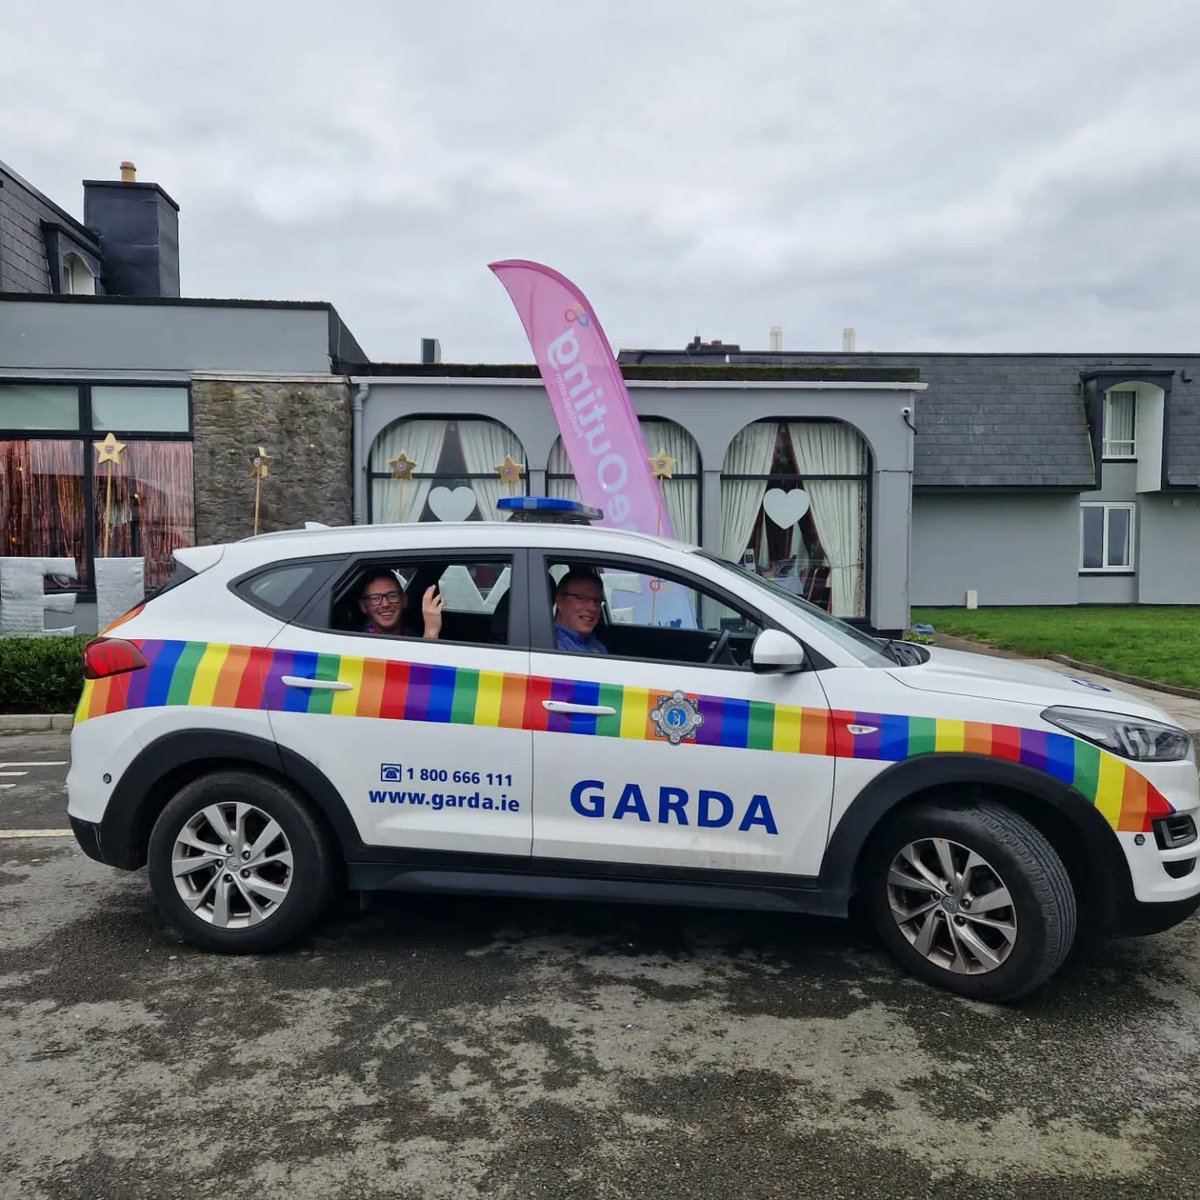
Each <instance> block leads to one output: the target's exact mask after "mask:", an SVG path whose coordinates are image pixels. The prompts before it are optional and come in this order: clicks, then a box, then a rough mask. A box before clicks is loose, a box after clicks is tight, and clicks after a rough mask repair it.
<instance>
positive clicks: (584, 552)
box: [68, 502, 1200, 1000]
mask: <svg viewBox="0 0 1200 1200" xmlns="http://www.w3.org/2000/svg"><path fill="white" fill-rule="evenodd" d="M529 503H535V502H529ZM535 506H536V503H535ZM176 557H177V559H178V561H179V564H180V566H179V569H178V570H177V572H176V576H175V578H174V579H173V580H172V582H171V584H169V585H168V587H167V588H166V589H164V590H163V591H162V592H160V593H159V594H158V595H157V596H155V597H154V598H152V599H151V600H149V601H148V602H147V603H146V604H144V605H143V606H141V607H140V608H138V609H135V610H134V611H133V612H132V613H130V614H129V615H128V616H126V617H125V618H123V619H122V621H121V622H118V625H119V628H118V627H117V626H112V627H110V628H109V629H108V630H107V631H105V635H104V636H103V637H101V638H99V639H97V640H95V641H93V642H92V643H91V644H90V645H89V646H88V648H87V651H86V656H85V673H86V675H87V677H88V682H87V684H86V685H85V689H84V693H83V696H82V699H81V701H80V705H79V710H78V713H77V717H76V724H75V727H74V731H73V734H72V754H71V758H72V764H71V770H70V775H69V777H68V791H69V797H70V801H69V812H70V818H71V822H72V825H73V827H74V830H75V834H76V837H77V838H78V840H79V843H80V845H81V846H82V847H83V848H84V850H85V851H86V852H87V853H88V854H89V855H91V856H92V857H93V858H96V859H98V860H100V861H101V862H105V863H109V864H111V865H113V866H116V867H122V868H126V869H133V868H137V867H140V866H142V865H143V864H148V866H149V875H150V883H151V887H152V888H153V891H154V894H155V896H156V897H157V899H158V901H159V903H160V905H161V906H162V908H163V910H164V912H165V913H166V915H167V917H168V919H169V920H170V921H171V922H172V923H173V924H174V926H175V927H176V928H177V929H178V930H179V932H180V933H181V934H182V935H183V936H184V937H186V938H188V939H189V940H191V941H193V942H196V943H198V944H200V945H202V946H206V947H210V948H212V949H214V950H223V951H234V952H236V951H259V950H265V949H268V948H271V947H274V946H277V945H279V944H281V943H283V942H285V941H287V940H288V939H290V938H293V937H295V936H296V935H297V934H299V933H300V932H301V931H302V930H304V929H306V928H307V927H308V926H309V925H311V924H312V923H313V922H314V921H315V920H316V918H317V917H318V915H319V914H320V912H321V911H322V909H323V907H324V906H325V904H326V902H327V900H328V899H329V897H330V895H331V893H332V891H333V889H334V888H335V887H338V886H342V885H346V884H348V885H349V887H351V888H354V889H362V890H366V889H374V888H398V889H408V890H435V889H437V890H441V889H457V890H471V891H475V892H478V893H481V894H492V895H515V894H540V895H549V896H556V897H569V898H604V897H612V898H619V899H626V900H628V899H633V900H661V901H667V902H677V903H684V904H710V903H711V904H721V905H737V906H747V907H751V908H757V909H775V910H790V911H794V912H800V913H819V914H824V915H844V914H845V913H846V912H847V907H848V905H849V904H850V902H851V900H852V899H853V898H854V897H855V896H858V897H860V898H861V900H862V902H863V904H864V906H865V909H866V911H867V912H868V913H869V914H870V916H871V918H872V920H873V922H874V924H875V925H876V927H877V928H878V930H879V932H880V934H881V936H882V938H883V940H884V942H885V943H886V944H887V945H888V947H889V948H890V949H891V951H892V952H893V954H894V955H895V956H896V957H897V958H898V959H899V960H900V961H901V963H903V964H904V965H905V966H906V967H907V968H908V969H910V970H911V971H913V972H915V973H916V974H918V975H920V976H922V977H923V978H925V979H927V980H930V981H933V982H935V983H939V984H941V985H942V986H944V987H947V988H950V989H952V990H954V991H957V992H961V993H963V994H964V995H968V996H973V997H976V998H980V999H991V1000H1003V999H1009V998H1012V997H1015V996H1018V995H1020V994H1022V993H1025V992H1028V991H1029V990H1031V989H1032V988H1034V987H1036V986H1038V985H1039V984H1040V983H1042V982H1043V981H1044V980H1045V979H1047V978H1048V977H1049V976H1050V975H1051V974H1052V973H1053V972H1054V970H1055V969H1056V968H1057V967H1058V966H1059V964H1060V963H1061V962H1062V960H1063V958H1064V957H1065V955H1066V954H1067V952H1068V950H1069V949H1070V946H1071V943H1072V940H1073V939H1074V937H1075V933H1076V926H1077V923H1078V924H1080V925H1082V926H1085V927H1086V928H1088V929H1089V930H1091V931H1094V932H1098V933H1122V934H1129V933H1148V932H1154V931H1158V930H1162V929H1166V928H1169V927H1170V926H1172V925H1174V924H1176V923H1177V922H1179V921H1181V920H1183V919H1184V918H1185V917H1187V916H1188V915H1190V914H1191V913H1192V912H1193V911H1194V910H1195V909H1196V907H1197V906H1198V905H1200V872H1198V871H1197V870H1196V857H1197V854H1198V853H1200V848H1198V846H1197V841H1196V824H1195V817H1196V809H1197V807H1200V794H1198V783H1197V771H1196V761H1195V753H1194V749H1193V746H1192V742H1191V739H1190V738H1189V736H1188V735H1187V734H1186V733H1185V732H1184V731H1183V730H1180V729H1178V728H1175V727H1174V726H1173V725H1172V724H1171V723H1170V721H1169V719H1168V718H1167V717H1166V716H1165V715H1164V714H1163V713H1161V712H1159V711H1158V710H1157V709H1154V708H1151V707H1149V706H1147V705H1145V704H1142V703H1141V702H1139V701H1137V700H1134V699H1132V698H1131V697H1128V696H1124V695H1122V694H1120V693H1119V692H1117V691H1109V690H1107V689H1099V690H1095V689H1094V688H1092V687H1089V686H1087V685H1086V684H1085V683H1082V682H1081V681H1077V680H1072V679H1071V678H1070V677H1068V676H1065V675H1060V674H1057V673H1055V672H1051V671H1043V670H1037V669H1032V668H1029V667H1025V666H1018V665H1015V664H1011V663H1007V662H1002V661H998V660H995V659H990V658H989V659H985V658H980V657H977V656H974V655H969V654H959V653H953V652H950V651H946V650H940V649H932V650H925V649H923V648H919V647H915V646H911V645H903V644H902V645H894V644H881V643H880V642H878V641H876V640H873V639H871V638H868V637H867V636H865V635H864V634H862V633H859V632H858V631H856V630H854V629H852V628H851V627H849V626H847V625H845V624H843V623H841V622H839V621H836V620H834V619H832V618H830V617H829V616H827V615H826V614H825V613H824V612H822V611H820V610H817V609H814V608H813V607H811V606H809V605H807V604H805V603H804V602H803V601H802V600H799V599H797V597H796V596H795V595H793V594H792V593H791V592H789V591H787V590H785V589H783V588H780V587H777V586H775V585H773V584H771V583H770V582H768V581H766V580H763V579H760V578H758V577H756V576H755V575H753V574H752V573H748V572H747V571H745V570H742V569H739V568H737V567H735V566H732V565H730V564H728V563H724V562H721V561H718V560H717V559H715V558H713V557H711V556H710V555H708V554H706V553H705V552H704V551H701V550H697V549H694V548H691V547H685V546H682V545H679V544H677V543H674V542H668V541H664V540H661V539H657V538H651V537H645V536H641V535H638V534H630V533H624V532H617V531H612V530H607V529H596V528H589V527H586V526H583V525H573V524H563V523H536V522H521V521H508V522H503V523H501V522H496V523H490V522H489V523H467V524H460V525H445V524H437V525H404V526H361V527H355V528H344V529H313V530H306V531H303V532H287V533H277V534H268V535H265V536H262V537H257V538H253V539H250V540H247V541H243V542H238V543H235V544H231V545H225V546H206V547H197V548H194V549H187V550H180V551H177V552H176ZM556 592H557V593H558V594H559V595H558V604H557V608H556V606H555V593H556ZM401 593H403V597H402V596H401ZM397 610H399V611H398V612H397ZM556 612H557V622H556V616H555V613H556ZM559 625H562V626H564V627H565V632H564V629H560V628H558V626H559ZM373 631H378V632H373ZM434 634H437V635H438V636H433V635H434ZM422 635H425V636H422ZM567 635H570V636H567ZM564 647H565V648H564Z"/></svg>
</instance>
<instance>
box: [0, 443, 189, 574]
mask: <svg viewBox="0 0 1200 1200" xmlns="http://www.w3.org/2000/svg"><path fill="white" fill-rule="evenodd" d="M190 449H191V447H189V450H190ZM189 479H190V475H189ZM84 522H85V516H84V496H83V442H81V441H71V440H68V439H63V440H49V439H47V440H45V441H36V442H27V441H22V442H16V441H13V442H5V441H0V530H3V537H4V546H3V553H4V554H8V555H13V556H16V557H23V558H41V557H51V558H73V559H74V560H75V569H76V571H77V573H78V575H79V581H78V582H79V584H80V585H82V586H84V587H87V586H89V584H90V582H91V580H90V578H89V573H88V563H87V556H86V554H85V553H84V527H85V526H84ZM72 586H76V585H75V581H72Z"/></svg>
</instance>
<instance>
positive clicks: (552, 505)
mask: <svg viewBox="0 0 1200 1200" xmlns="http://www.w3.org/2000/svg"><path fill="white" fill-rule="evenodd" d="M496 507H497V508H498V509H499V510H500V511H501V512H502V513H511V514H512V516H511V517H510V520H513V521H560V522H565V523H567V524H569V525H586V524H588V523H590V522H592V521H601V520H603V519H604V513H603V512H602V511H601V510H600V509H598V508H592V507H591V505H588V504H580V502H579V501H578V500H564V499H561V498H559V497H555V496H501V497H500V499H499V500H497V501H496Z"/></svg>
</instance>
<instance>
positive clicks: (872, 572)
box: [351, 365, 922, 631]
mask: <svg viewBox="0 0 1200 1200" xmlns="http://www.w3.org/2000/svg"><path fill="white" fill-rule="evenodd" d="M624 373H625V377H626V383H627V386H628V389H629V393H630V398H631V400H632V403H633V406H634V409H635V411H636V413H637V415H638V418H639V421H640V422H641V425H642V430H643V435H644V437H645V440H646V444H647V447H648V450H649V452H650V453H651V454H654V453H656V452H657V451H658V450H663V451H665V452H666V453H667V454H668V455H669V457H670V458H672V459H674V460H675V465H674V469H673V478H672V479H670V480H664V481H663V484H662V489H663V492H662V494H663V511H664V512H665V513H667V514H668V515H669V518H670V526H671V529H672V531H673V532H674V534H675V536H676V537H678V538H679V539H680V540H682V541H686V542H690V543H692V544H694V545H699V546H702V547H703V548H705V549H707V550H709V551H711V552H712V553H714V554H719V555H721V556H723V557H725V558H728V559H731V560H733V561H737V562H742V563H744V564H745V565H747V566H748V567H751V568H753V569H755V570H758V571H760V572H762V573H763V574H767V575H769V576H771V577H772V578H775V579H776V580H777V581H778V582H779V583H780V584H781V585H782V586H784V587H787V588H788V589H789V590H791V591H794V592H795V593H796V594H797V595H801V596H803V597H804V598H806V599H808V600H810V601H812V602H813V603H816V604H818V605H820V606H821V607H823V608H826V609H827V610H829V611H831V612H833V613H834V614H835V615H837V616H842V617H846V618H848V619H851V620H855V621H860V622H863V623H866V624H870V625H872V626H873V627H875V628H878V629H887V630H892V631H896V630H901V629H903V628H904V627H905V625H906V623H907V619H908V603H909V601H908V589H909V523H910V514H911V495H912V470H913V466H912V463H913V434H912V431H911V428H910V424H909V422H908V419H907V417H906V414H911V413H912V411H913V407H914V404H915V402H916V397H917V396H918V395H919V394H920V391H921V387H922V385H921V384H920V382H919V381H918V380H917V379H916V377H915V372H913V371H912V370H910V369H904V368H889V369H881V368H852V369H845V368H842V369H835V370H829V369H825V368H822V367H808V368H793V369H779V368H750V369H744V368H736V367H735V368H726V367H712V366H709V367H701V368H699V369H688V368H681V367H674V366H666V367H650V368H637V367H630V368H627V369H626V370H625V372H624ZM351 388H352V391H353V396H354V400H353V407H354V412H355V492H354V494H355V504H354V516H355V520H356V522H370V521H376V522H377V521H396V520H406V521H415V520H438V519H466V520H478V519H484V518H491V517H494V516H495V513H496V508H495V502H496V500H497V499H498V498H499V497H500V495H501V494H502V492H503V490H504V485H502V483H501V480H500V476H499V474H498V471H497V468H498V467H499V465H500V464H501V463H502V462H503V461H504V459H505V458H506V457H509V458H512V459H513V460H514V461H516V462H519V463H521V464H523V465H524V466H525V473H524V481H523V485H522V486H524V487H525V488H526V489H528V490H531V491H532V492H534V493H536V494H549V495H558V496H577V495H578V492H577V491H576V489H575V481H574V477H573V475H572V473H571V468H570V463H569V462H568V460H567V457H566V455H565V454H564V453H563V449H562V443H561V440H560V439H559V436H558V429H557V427H556V425H555V422H554V420H553V416H552V414H551V411H550V409H549V404H548V401H547V399H546V392H545V388H544V386H543V384H542V381H541V379H540V378H539V376H538V374H537V371H536V369H535V368H532V367H512V368H501V367H486V366H478V367H453V366H445V367H441V366H424V367H423V366H416V365H395V366H392V365H374V366H372V367H371V368H370V371H369V372H367V371H359V372H357V373H355V374H354V375H352V377H351ZM401 454H403V455H404V456H405V458H406V459H407V460H409V461H415V462H416V463H417V467H416V469H415V470H414V471H413V472H412V475H413V477H412V479H411V480H409V481H399V480H397V479H395V478H394V477H393V476H392V472H391V470H390V467H389V463H390V462H391V461H392V460H394V459H397V458H398V457H399V456H400V455H401Z"/></svg>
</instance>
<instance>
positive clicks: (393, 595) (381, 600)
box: [362, 592, 404, 608]
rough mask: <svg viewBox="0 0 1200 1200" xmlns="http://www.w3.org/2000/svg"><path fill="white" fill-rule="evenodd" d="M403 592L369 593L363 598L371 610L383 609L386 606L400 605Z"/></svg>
mask: <svg viewBox="0 0 1200 1200" xmlns="http://www.w3.org/2000/svg"><path fill="white" fill-rule="evenodd" d="M403 595H404V593H403V592H367V594H366V595H365V596H363V597H362V599H363V600H365V601H366V602H367V604H368V605H370V607H371V608H382V607H383V606H384V605H385V604H399V603H400V597H401V596H403Z"/></svg>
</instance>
